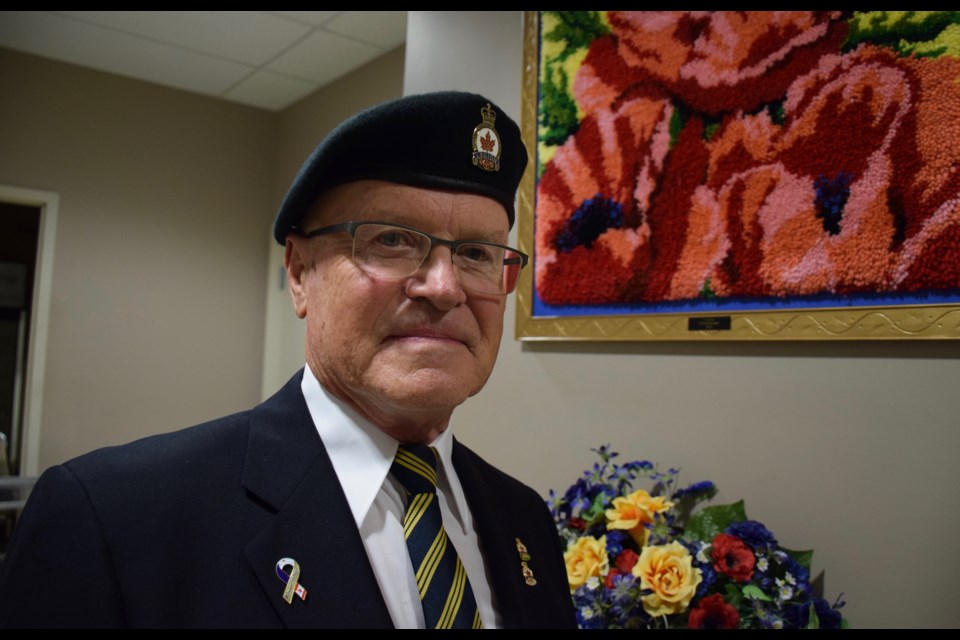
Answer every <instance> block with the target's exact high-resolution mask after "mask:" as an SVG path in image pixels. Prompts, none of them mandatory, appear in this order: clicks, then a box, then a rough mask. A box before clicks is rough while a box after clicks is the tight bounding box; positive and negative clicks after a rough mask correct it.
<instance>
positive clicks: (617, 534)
mask: <svg viewBox="0 0 960 640" xmlns="http://www.w3.org/2000/svg"><path fill="white" fill-rule="evenodd" d="M606 535H607V557H609V558H616V557H617V556H619V555H620V554H621V553H623V547H624V545H625V544H630V542H631V538H630V536H629V535H628V534H627V532H626V531H623V530H622V529H610V530H609V531H607V534H606Z"/></svg>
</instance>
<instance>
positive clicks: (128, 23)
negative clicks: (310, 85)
mask: <svg viewBox="0 0 960 640" xmlns="http://www.w3.org/2000/svg"><path fill="white" fill-rule="evenodd" d="M56 13H58V14H60V15H64V16H68V17H70V18H74V19H76V20H81V21H84V22H88V23H93V24H98V25H101V26H104V27H109V28H111V29H116V30H118V31H121V32H124V33H128V34H132V35H137V36H142V37H144V38H147V39H149V40H154V41H156V42H161V43H166V44H171V45H176V46H178V47H184V48H186V49H190V50H191V51H196V52H202V53H209V54H211V55H215V56H221V57H223V58H226V59H228V60H234V61H237V62H244V63H247V64H252V65H262V64H265V63H266V62H267V61H268V60H270V59H271V58H273V57H274V56H276V55H277V54H279V53H280V52H282V51H284V50H285V49H287V48H288V47H290V45H292V44H293V43H295V42H296V41H297V40H299V39H300V38H302V37H303V36H304V35H305V34H306V33H307V32H308V31H309V30H310V27H309V26H307V25H305V24H302V23H298V22H294V21H293V20H290V19H288V18H284V17H281V16H277V15H273V14H270V13H266V12H264V11H59V12H56Z"/></svg>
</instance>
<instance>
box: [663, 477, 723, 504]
mask: <svg viewBox="0 0 960 640" xmlns="http://www.w3.org/2000/svg"><path fill="white" fill-rule="evenodd" d="M716 494H717V485H715V484H713V483H712V482H710V481H709V480H704V481H702V482H694V483H693V484H692V485H690V486H689V487H687V488H685V489H678V490H677V492H676V493H674V494H673V499H674V500H679V499H680V498H685V497H688V496H689V497H691V498H712V497H713V496H715V495H716Z"/></svg>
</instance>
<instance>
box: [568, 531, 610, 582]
mask: <svg viewBox="0 0 960 640" xmlns="http://www.w3.org/2000/svg"><path fill="white" fill-rule="evenodd" d="M563 560H564V562H566V564H567V580H569V582H570V590H571V591H573V590H574V589H576V588H577V587H580V586H583V585H584V584H585V583H586V582H587V580H589V579H590V578H592V577H597V578H602V577H603V576H605V575H607V573H608V572H609V571H610V561H609V560H608V559H607V536H600V539H599V540H597V539H596V538H594V537H593V536H583V537H582V538H577V541H576V542H575V543H573V544H572V545H570V546H569V547H568V548H567V551H566V553H564V554H563Z"/></svg>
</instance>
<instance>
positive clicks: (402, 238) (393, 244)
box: [375, 231, 417, 248]
mask: <svg viewBox="0 0 960 640" xmlns="http://www.w3.org/2000/svg"><path fill="white" fill-rule="evenodd" d="M375 241H376V243H377V244H378V245H380V246H382V247H390V248H402V247H414V246H416V244H417V241H416V239H415V238H414V237H413V236H412V234H409V233H404V232H403V231H384V232H382V233H379V234H377V237H376V238H375Z"/></svg>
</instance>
